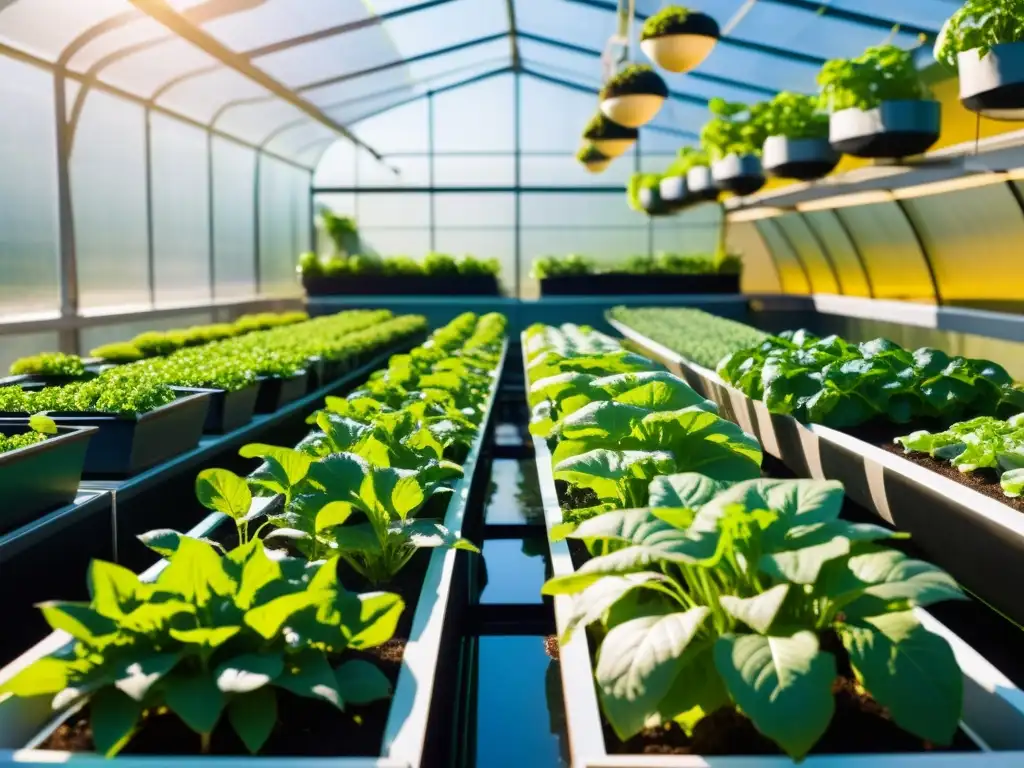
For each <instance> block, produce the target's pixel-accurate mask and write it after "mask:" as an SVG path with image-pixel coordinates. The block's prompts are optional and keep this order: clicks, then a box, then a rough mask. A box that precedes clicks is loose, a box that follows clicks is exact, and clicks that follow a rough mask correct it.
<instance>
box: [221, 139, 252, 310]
mask: <svg viewBox="0 0 1024 768" xmlns="http://www.w3.org/2000/svg"><path fill="white" fill-rule="evenodd" d="M255 177H256V153H255V152H254V151H253V150H251V149H249V148H247V147H243V146H240V145H238V144H235V143H234V142H231V141H225V140H224V139H219V138H216V137H214V139H213V222H214V227H213V255H214V296H215V298H218V299H220V298H237V297H246V296H253V295H254V294H255V293H256V267H255V261H254V259H253V254H254V253H255V249H256V240H255V238H256V233H255V213H254V209H253V206H252V205H247V204H246V203H248V202H249V201H251V200H252V199H253V190H254V188H255Z"/></svg>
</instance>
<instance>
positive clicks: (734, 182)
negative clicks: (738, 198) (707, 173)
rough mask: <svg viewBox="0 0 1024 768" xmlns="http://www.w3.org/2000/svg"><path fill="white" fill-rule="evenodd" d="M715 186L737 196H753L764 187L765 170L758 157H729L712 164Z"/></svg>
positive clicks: (733, 155)
mask: <svg viewBox="0 0 1024 768" xmlns="http://www.w3.org/2000/svg"><path fill="white" fill-rule="evenodd" d="M711 175H712V176H713V177H714V179H715V186H716V187H718V188H719V189H720V190H722V191H724V192H732V193H733V194H736V195H752V194H754V193H755V192H757V190H759V189H760V188H761V187H763V186H764V182H765V178H764V169H763V168H762V167H761V159H760V158H759V157H758V156H757V155H736V154H732V155H728V156H726V157H724V158H722V159H721V160H717V161H715V162H714V163H712V164H711Z"/></svg>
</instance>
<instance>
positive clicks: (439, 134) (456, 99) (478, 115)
mask: <svg viewBox="0 0 1024 768" xmlns="http://www.w3.org/2000/svg"><path fill="white" fill-rule="evenodd" d="M512 99H513V92H512V75H500V76H498V77H493V78H491V79H489V80H486V81H484V82H480V83H474V84H473V85H468V86H466V87H465V88H459V89H458V90H455V91H447V92H445V93H442V94H439V95H437V96H435V97H434V136H435V138H434V151H435V152H444V151H483V150H511V149H513V148H514V146H515V137H514V133H515V125H514V120H513V110H512ZM467 109H469V110H472V112H473V118H472V119H471V120H467V119H466V115H467Z"/></svg>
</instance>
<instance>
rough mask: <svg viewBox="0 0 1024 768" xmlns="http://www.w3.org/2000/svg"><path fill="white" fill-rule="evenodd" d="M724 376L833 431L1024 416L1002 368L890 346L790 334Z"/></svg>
mask: <svg viewBox="0 0 1024 768" xmlns="http://www.w3.org/2000/svg"><path fill="white" fill-rule="evenodd" d="M718 374H719V375H720V376H721V377H722V378H723V379H725V381H727V382H729V383H730V384H732V385H733V386H734V387H736V388H737V389H739V390H741V391H743V392H744V393H745V394H746V395H747V396H748V397H751V398H753V399H755V400H763V401H764V403H765V405H766V406H767V407H768V409H769V410H770V411H771V412H772V413H781V414H790V415H793V416H795V417H796V418H798V419H800V420H801V421H806V422H812V423H815V424H824V425H826V426H830V427H839V428H842V427H854V426H857V425H859V424H863V423H864V422H867V421H870V420H872V419H883V420H888V421H892V422H895V423H898V424H902V423H906V422H909V421H911V420H912V419H915V418H937V419H944V420H947V422H948V421H953V420H956V419H957V418H960V417H962V416H966V415H976V414H981V415H999V414H1001V413H1005V412H1010V413H1018V412H1020V411H1021V410H1024V391H1022V390H1021V389H1019V388H1017V387H1015V386H1014V383H1013V379H1012V378H1011V377H1010V375H1009V374H1008V373H1007V372H1006V370H1005V369H1004V368H1002V366H999V365H997V364H996V363H993V362H992V361H990V360H976V359H969V358H964V357H951V356H949V355H947V354H946V353H945V352H942V351H941V350H938V349H930V348H921V349H918V350H916V351H913V352H911V351H909V350H906V349H903V348H902V347H900V346H899V345H897V344H894V343H893V342H891V341H889V340H887V339H874V340H873V341H867V342H864V343H863V344H859V345H857V344H851V343H850V342H847V341H845V340H843V339H841V338H839V337H838V336H829V337H827V338H824V339H819V338H818V337H816V336H813V335H811V334H810V333H808V332H806V331H796V332H786V333H783V334H780V335H779V336H777V337H775V336H773V337H769V338H768V339H767V340H766V341H764V342H763V343H761V344H760V345H758V346H756V347H749V348H747V349H744V350H740V351H738V352H735V353H734V354H732V355H731V356H730V357H728V358H726V359H724V360H723V361H722V362H721V364H720V365H719V366H718Z"/></svg>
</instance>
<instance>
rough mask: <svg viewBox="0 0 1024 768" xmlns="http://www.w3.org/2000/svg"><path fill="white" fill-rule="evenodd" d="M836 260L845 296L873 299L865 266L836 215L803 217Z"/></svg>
mask: <svg viewBox="0 0 1024 768" xmlns="http://www.w3.org/2000/svg"><path fill="white" fill-rule="evenodd" d="M800 216H801V217H803V220H804V221H805V222H806V223H807V226H808V228H809V229H811V230H812V231H813V232H814V233H815V234H816V235H817V236H818V240H819V242H821V243H822V244H823V246H824V248H825V250H826V251H828V255H829V256H830V257H831V259H832V265H833V266H834V267H835V269H836V272H837V273H838V274H839V282H840V283H841V287H842V289H843V290H842V293H843V295H844V296H864V297H870V296H871V286H870V284H869V283H868V278H867V275H866V274H865V273H864V267H863V265H862V264H861V261H860V256H859V254H858V253H857V247H856V246H855V245H854V244H853V241H852V240H850V238H849V237H848V236H847V234H846V230H845V229H843V225H842V224H841V223H840V221H839V219H838V218H837V217H836V214H835V211H812V212H808V213H801V214H800Z"/></svg>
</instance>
